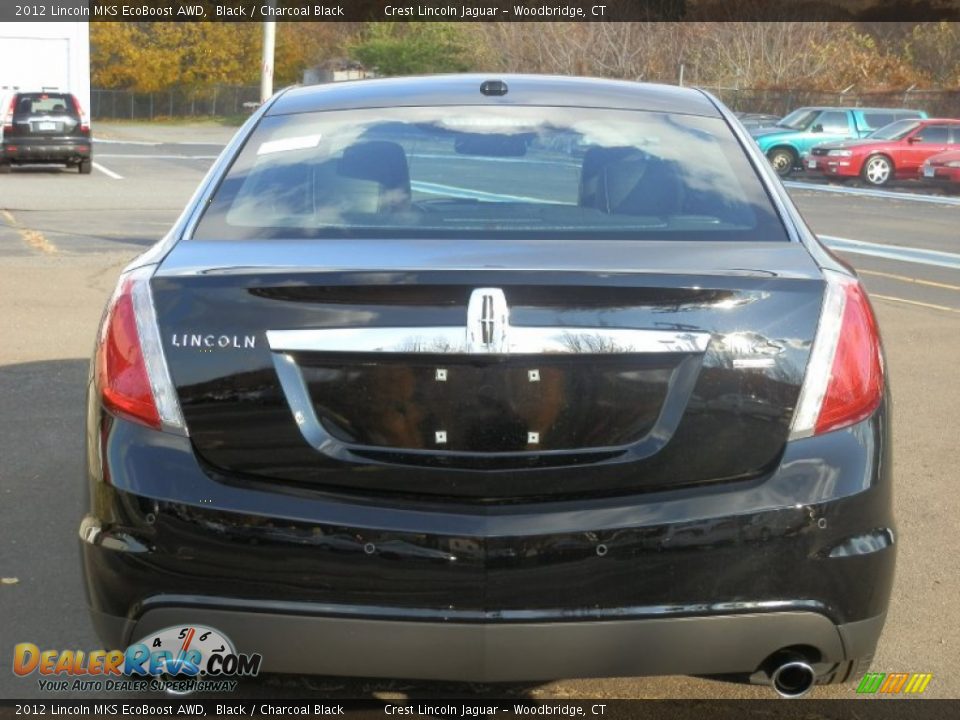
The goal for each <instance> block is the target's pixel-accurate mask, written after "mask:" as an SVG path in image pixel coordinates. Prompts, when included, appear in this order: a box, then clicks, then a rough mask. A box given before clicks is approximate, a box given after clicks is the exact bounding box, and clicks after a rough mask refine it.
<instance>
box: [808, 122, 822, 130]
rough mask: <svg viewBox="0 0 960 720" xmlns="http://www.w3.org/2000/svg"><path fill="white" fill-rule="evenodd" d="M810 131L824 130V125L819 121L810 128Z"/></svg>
mask: <svg viewBox="0 0 960 720" xmlns="http://www.w3.org/2000/svg"><path fill="white" fill-rule="evenodd" d="M810 131H811V132H823V125H821V124H820V123H817V124H816V125H814V126H813V127H812V128H810Z"/></svg>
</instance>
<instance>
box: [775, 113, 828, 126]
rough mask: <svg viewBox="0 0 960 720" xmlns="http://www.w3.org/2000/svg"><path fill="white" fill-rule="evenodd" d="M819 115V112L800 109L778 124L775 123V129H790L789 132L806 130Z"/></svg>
mask: <svg viewBox="0 0 960 720" xmlns="http://www.w3.org/2000/svg"><path fill="white" fill-rule="evenodd" d="M819 113H820V111H819V110H810V109H808V108H800V109H799V110H794V111H793V112H792V113H790V114H789V115H787V116H786V117H784V118H783V119H781V120H780V122H778V123H777V127H784V128H790V129H791V130H806V129H807V128H808V127H809V126H810V123H812V122H813V119H814V118H815V117H816V116H817V115H818V114H819Z"/></svg>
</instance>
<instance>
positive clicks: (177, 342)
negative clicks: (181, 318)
mask: <svg viewBox="0 0 960 720" xmlns="http://www.w3.org/2000/svg"><path fill="white" fill-rule="evenodd" d="M170 344H171V345H172V346H173V347H176V348H238V349H241V348H254V347H256V346H257V336H256V335H243V336H240V335H212V334H208V335H204V334H202V333H180V334H174V335H172V336H171V337H170Z"/></svg>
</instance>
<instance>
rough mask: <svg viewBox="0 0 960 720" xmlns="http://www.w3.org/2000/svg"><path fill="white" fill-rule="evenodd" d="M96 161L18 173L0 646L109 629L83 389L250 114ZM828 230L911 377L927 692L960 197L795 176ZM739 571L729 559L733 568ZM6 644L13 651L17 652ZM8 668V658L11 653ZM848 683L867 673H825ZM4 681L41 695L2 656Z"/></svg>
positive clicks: (268, 683) (654, 681) (434, 687)
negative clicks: (100, 596) (106, 310)
mask: <svg viewBox="0 0 960 720" xmlns="http://www.w3.org/2000/svg"><path fill="white" fill-rule="evenodd" d="M97 131H98V134H99V137H100V138H102V139H103V140H104V141H106V142H104V141H101V142H98V143H97V145H96V150H95V160H96V166H95V170H94V172H93V174H92V175H90V176H81V175H79V174H77V173H76V171H75V170H63V169H32V168H30V169H18V170H14V172H13V173H11V174H10V175H5V176H2V177H0V309H2V310H0V339H2V342H0V458H2V462H0V522H2V528H3V532H2V535H0V577H2V578H3V581H2V584H0V618H2V627H3V631H2V637H3V639H4V642H3V643H2V647H0V663H3V664H6V663H7V662H9V659H10V653H11V652H12V645H13V644H14V643H17V642H33V643H36V644H37V645H39V646H41V647H42V648H58V649H67V648H83V649H92V648H96V647H97V646H98V641H97V640H96V638H95V637H94V634H93V631H92V628H91V627H90V624H89V622H88V619H87V614H86V608H85V601H84V597H83V589H82V585H81V581H80V567H79V563H78V556H77V547H76V545H77V535H76V529H77V525H78V522H79V520H80V518H81V516H82V514H83V511H84V507H85V503H86V498H85V495H86V488H85V484H84V480H83V472H82V467H83V454H82V443H83V416H84V389H85V383H86V374H87V365H88V358H89V355H90V351H91V349H92V347H93V341H94V334H95V330H96V327H97V322H98V320H99V317H100V313H101V311H102V309H103V305H104V303H105V301H106V299H107V297H108V295H109V293H110V292H111V291H112V289H113V285H114V282H115V280H116V276H117V274H118V272H119V271H120V269H121V268H122V267H123V266H124V265H125V264H126V262H127V261H128V260H129V259H130V258H131V257H133V256H134V255H136V254H138V253H139V252H141V251H143V250H144V249H146V248H147V247H148V246H149V245H151V244H152V243H153V242H155V241H156V240H158V239H159V238H160V237H161V236H162V235H163V234H164V232H165V231H166V229H167V228H168V227H169V225H170V224H171V223H172V221H173V220H174V219H175V217H176V216H177V215H178V214H179V212H180V210H181V209H182V207H183V205H184V204H185V203H186V201H187V200H188V198H189V197H190V195H191V194H192V192H193V190H194V188H195V186H196V184H197V183H198V182H199V181H200V179H201V177H202V175H203V173H204V172H205V171H206V169H207V168H208V167H209V165H210V163H211V161H212V159H213V158H214V157H215V156H216V155H217V153H218V152H219V151H220V149H221V147H222V145H223V144H224V143H225V142H226V141H227V139H228V138H229V136H230V135H231V133H232V129H230V128H223V127H220V126H217V125H212V124H211V125H209V126H208V125H198V126H175V127H159V128H157V127H151V126H149V125H129V126H121V125H118V126H109V125H100V126H98V128H97ZM791 192H792V194H793V196H794V198H795V199H796V201H797V203H798V205H799V207H800V208H801V210H802V212H803V213H804V215H805V217H806V218H807V220H808V222H809V223H810V224H811V226H812V227H813V229H814V230H815V231H816V232H818V233H820V234H821V235H823V236H826V237H828V238H829V242H830V243H832V244H834V245H835V246H836V247H838V248H845V249H844V250H843V252H842V254H843V255H844V257H846V258H847V259H848V260H849V261H850V262H851V263H853V264H854V265H855V266H856V267H857V269H858V270H859V271H860V272H861V274H862V277H863V279H864V281H865V283H866V286H867V288H868V290H869V291H870V293H871V295H872V297H873V300H874V305H875V308H876V310H877V314H878V316H879V319H880V323H881V329H882V332H883V336H884V341H885V346H886V353H887V360H888V364H889V372H890V376H891V385H892V390H893V396H894V416H893V422H894V437H895V455H894V473H895V477H896V482H897V496H896V503H897V517H898V522H899V535H900V537H899V560H898V569H897V580H896V587H895V591H894V597H893V603H892V607H891V610H890V614H889V616H888V620H887V627H886V631H885V634H884V636H883V639H882V641H881V645H880V647H879V651H878V655H877V657H876V660H875V663H874V669H875V670H877V671H883V672H925V673H933V680H932V682H931V683H930V685H929V687H928V689H927V691H926V696H928V697H939V698H947V697H950V698H960V677H958V676H957V674H956V673H955V672H953V671H954V667H953V666H954V663H955V661H956V659H957V658H958V657H960V622H958V621H960V609H958V606H957V603H956V598H957V597H958V596H960V539H958V535H957V532H956V528H957V518H958V517H960V493H958V492H956V487H955V484H956V483H957V482H958V480H960V472H958V470H957V466H956V462H957V447H958V443H957V431H958V422H957V416H958V409H957V408H958V407H960V383H958V382H957V380H956V376H957V373H956V358H957V357H958V356H960V205H958V204H955V203H954V204H947V203H942V204H941V203H930V202H917V201H914V200H910V199H903V198H896V199H893V198H889V197H874V196H863V195H858V194H842V193H834V192H823V191H819V190H817V189H806V188H792V189H791ZM718 572H722V568H719V569H718ZM3 658H6V660H4V659H3ZM7 667H9V665H7ZM239 694H240V695H253V696H263V697H266V696H274V697H275V696H289V697H294V696H304V695H312V696H316V697H321V696H330V697H334V696H340V697H352V696H363V697H377V698H381V699H385V698H402V697H405V696H407V695H415V696H418V697H423V696H440V695H458V696H464V695H486V696H491V697H492V696H499V695H504V694H509V695H515V696H529V697H533V698H542V699H546V698H565V699H570V698H578V697H584V698H614V697H642V698H680V697H683V698H769V697H771V695H772V691H770V690H769V689H767V688H762V687H750V686H742V685H735V684H731V683H726V682H720V681H716V680H706V679H698V678H687V677H669V678H643V679H628V678H618V679H607V680H567V681H561V682H552V683H547V684H537V685H524V686H496V687H489V686H456V685H450V684H414V683H410V682H400V681H382V682H381V681H367V680H343V679H338V678H306V677H296V676H289V677H267V678H261V679H258V680H256V681H251V682H250V683H249V684H247V685H244V686H243V687H242V688H241V690H240V692H239ZM814 695H815V697H818V698H847V697H851V696H853V695H854V690H853V688H851V687H849V686H839V687H830V688H820V689H818V690H817V691H816V692H815V693H814ZM0 696H2V697H7V698H12V697H19V698H26V697H43V696H44V693H43V692H41V691H40V690H39V689H38V687H37V683H36V679H35V678H31V679H18V678H16V677H14V676H13V675H12V673H10V672H9V671H0Z"/></svg>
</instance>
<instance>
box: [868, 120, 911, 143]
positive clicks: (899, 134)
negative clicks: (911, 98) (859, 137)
mask: <svg viewBox="0 0 960 720" xmlns="http://www.w3.org/2000/svg"><path fill="white" fill-rule="evenodd" d="M919 125H920V123H919V122H918V121H917V120H897V121H896V122H892V123H890V124H889V125H887V126H886V127H882V128H880V129H879V130H877V131H875V132H874V133H873V134H872V135H871V136H870V137H871V139H873V140H900V139H901V138H903V137H905V136H906V135H907V134H908V133H910V132H913V131H914V130H915V129H916V128H917V127H918V126H919Z"/></svg>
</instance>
